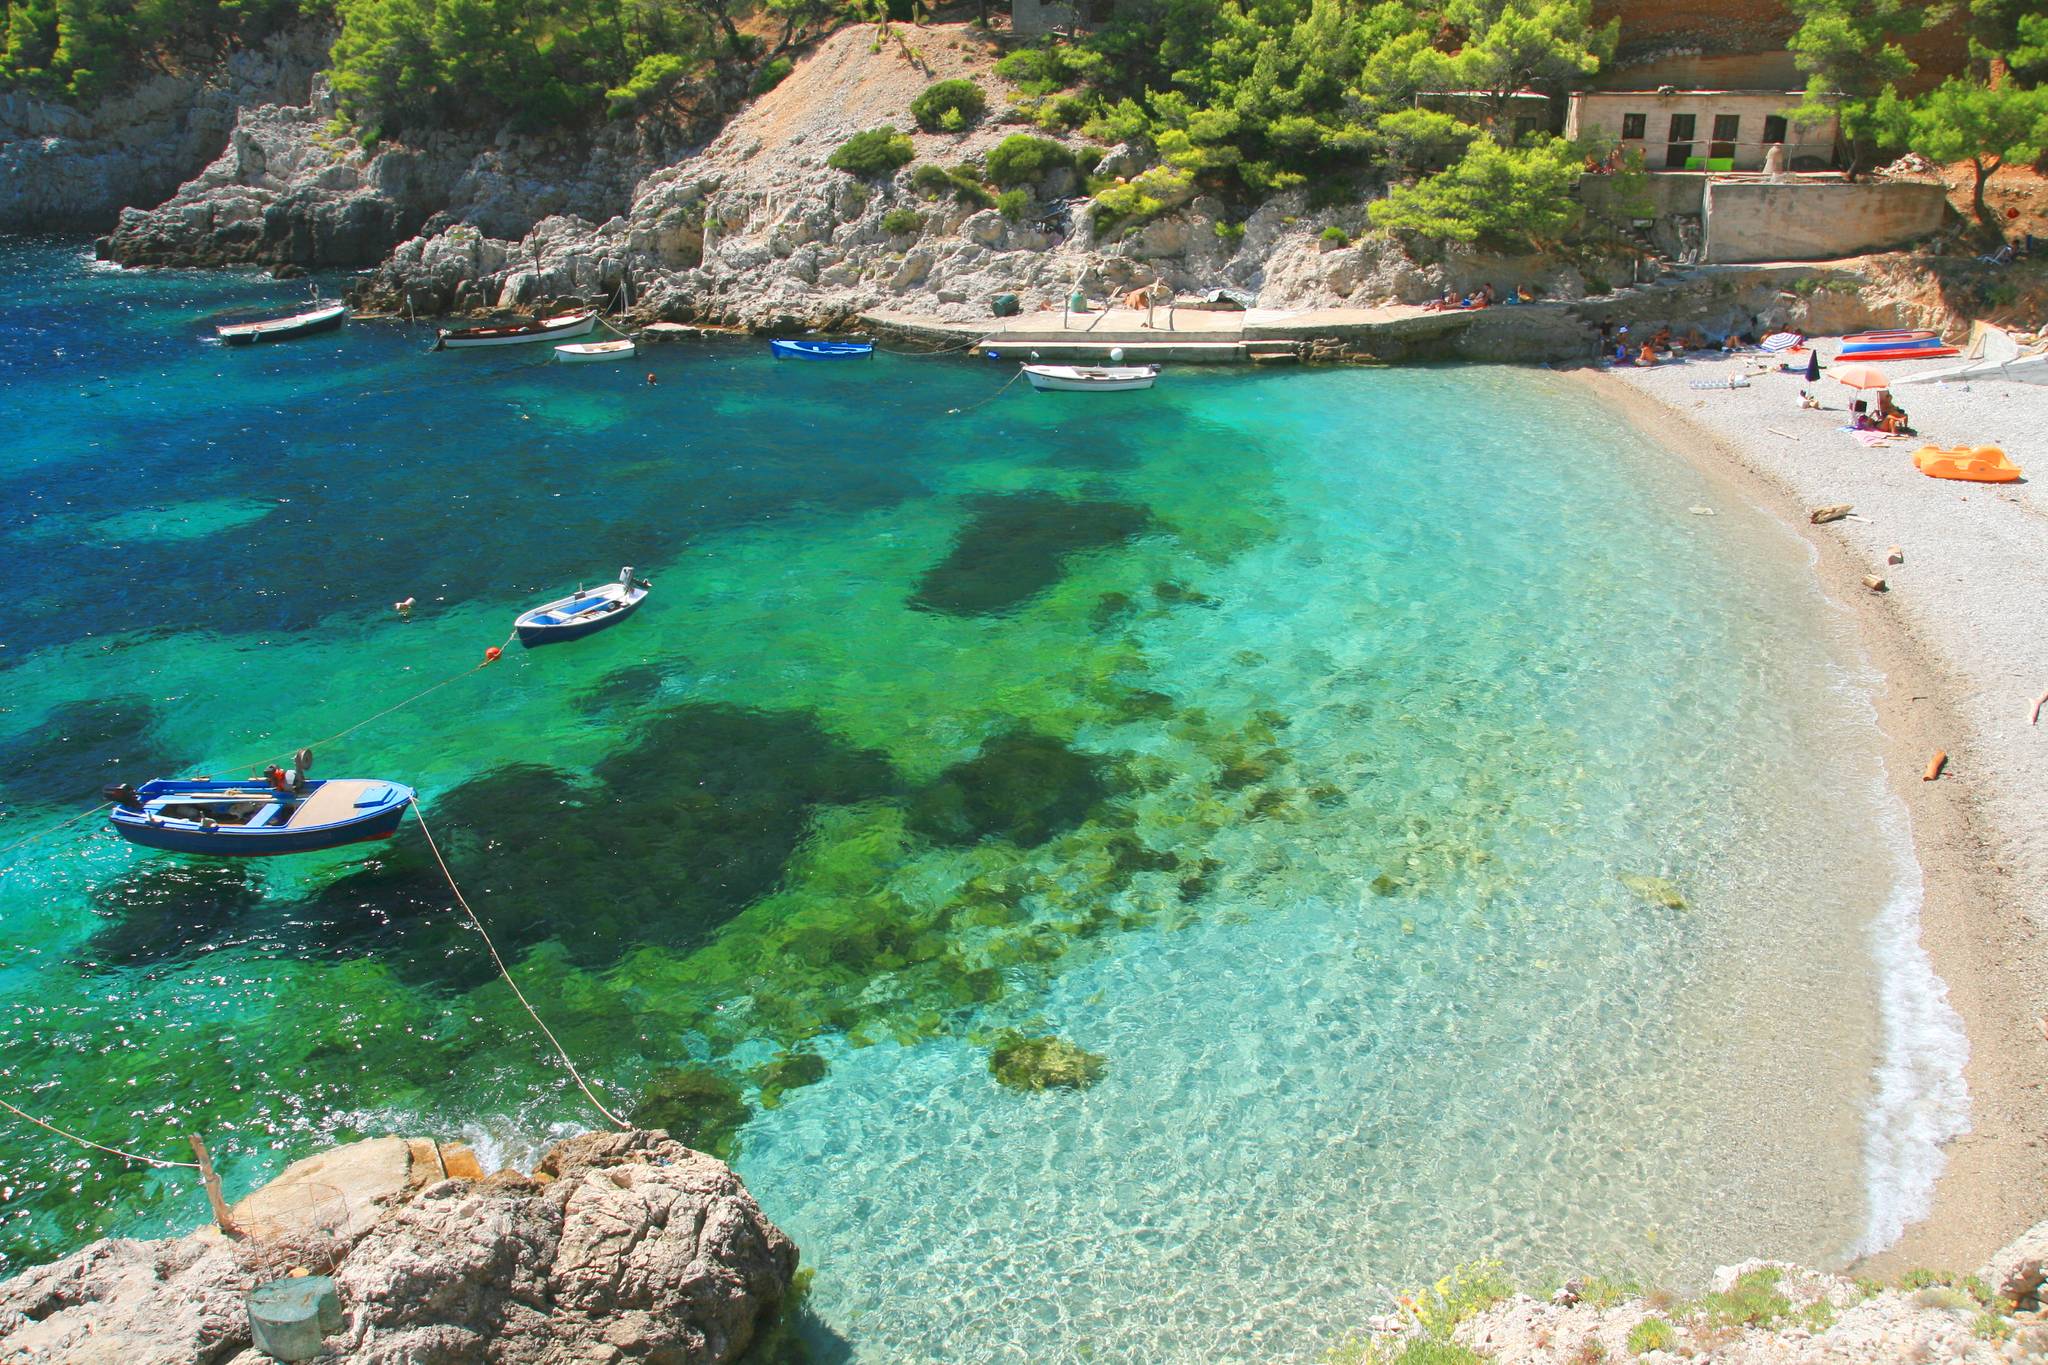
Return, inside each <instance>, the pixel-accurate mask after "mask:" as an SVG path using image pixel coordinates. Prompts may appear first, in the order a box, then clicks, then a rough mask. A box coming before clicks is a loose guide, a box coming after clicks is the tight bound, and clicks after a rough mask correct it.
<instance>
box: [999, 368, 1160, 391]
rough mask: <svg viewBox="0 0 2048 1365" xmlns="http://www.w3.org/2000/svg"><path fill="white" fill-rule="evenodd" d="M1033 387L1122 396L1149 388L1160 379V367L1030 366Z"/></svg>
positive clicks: (1028, 376) (1026, 373) (1027, 373)
mask: <svg viewBox="0 0 2048 1365" xmlns="http://www.w3.org/2000/svg"><path fill="white" fill-rule="evenodd" d="M1024 377H1025V378H1026V379H1029V380H1030V381H1031V387H1032V388H1034V389H1037V390H1039V391H1040V392H1045V391H1048V390H1060V391H1064V392H1070V393H1118V392H1122V391H1123V390H1126V389H1149V388H1151V387H1152V381H1153V380H1155V379H1157V378H1158V377H1159V367H1158V366H1157V365H1026V366H1025V367H1024Z"/></svg>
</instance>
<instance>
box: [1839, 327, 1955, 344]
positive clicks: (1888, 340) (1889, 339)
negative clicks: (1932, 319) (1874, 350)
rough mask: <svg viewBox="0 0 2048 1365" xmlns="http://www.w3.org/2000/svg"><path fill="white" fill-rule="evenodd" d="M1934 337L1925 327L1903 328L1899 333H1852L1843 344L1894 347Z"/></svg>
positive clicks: (1843, 340) (1845, 338)
mask: <svg viewBox="0 0 2048 1365" xmlns="http://www.w3.org/2000/svg"><path fill="white" fill-rule="evenodd" d="M1934 335H1935V333H1934V332H1932V331H1930V330H1928V329H1927V328H1925V327H1910V328H1902V329H1899V330H1897V331H1891V332H1851V333H1850V334H1849V335H1847V336H1845V337H1843V338H1842V344H1843V345H1844V346H1853V345H1859V344H1862V343H1878V344H1883V345H1894V344H1897V343H1899V342H1902V341H1923V340H1925V339H1926V338H1928V337H1931V336H1934Z"/></svg>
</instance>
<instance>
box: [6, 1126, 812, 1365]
mask: <svg viewBox="0 0 2048 1365" xmlns="http://www.w3.org/2000/svg"><path fill="white" fill-rule="evenodd" d="M441 1150H443V1149H440V1148H438V1147H437V1145H436V1144H434V1143H432V1142H424V1141H418V1140H406V1139H398V1138H385V1139H376V1140H372V1141H370V1142H365V1143H355V1144H351V1145H350V1146H347V1147H343V1148H339V1149H337V1150H335V1151H332V1152H327V1153H323V1154H321V1155H320V1156H319V1157H316V1158H312V1159H310V1160H309V1161H308V1162H302V1163H299V1165H298V1166H295V1167H293V1168H292V1170H291V1171H288V1172H287V1173H286V1175H285V1176H284V1177H281V1178H280V1180H279V1181H278V1182H275V1183H274V1184H273V1185H272V1186H269V1187H266V1189H265V1190H263V1191H259V1192H258V1193H257V1194H256V1195H253V1196H251V1199H250V1200H246V1201H244V1203H243V1205H241V1206H238V1211H239V1210H240V1209H247V1208H250V1207H251V1206H252V1203H253V1205H254V1207H255V1208H258V1209H260V1208H264V1207H273V1206H274V1207H276V1208H283V1207H285V1206H287V1205H292V1206H295V1207H303V1208H306V1209H311V1210H314V1211H315V1212H314V1214H312V1215H309V1216H315V1217H317V1216H318V1215H317V1211H318V1210H319V1209H321V1208H324V1207H327V1206H328V1205H332V1206H333V1207H334V1208H336V1209H338V1210H340V1213H339V1216H340V1218H341V1220H342V1222H343V1225H344V1226H343V1227H342V1228H337V1229H335V1231H337V1232H342V1233H343V1234H344V1235H343V1237H342V1239H341V1240H340V1241H339V1242H338V1243H337V1244H336V1245H337V1246H338V1248H339V1249H338V1251H337V1253H336V1254H338V1256H339V1258H340V1261H339V1265H338V1266H336V1267H335V1269H334V1279H335V1282H336V1284H337V1286H338V1287H339V1289H340V1293H341V1298H342V1304H343V1310H344V1313H345V1318H346V1322H345V1325H344V1327H343V1329H342V1331H341V1332H339V1333H338V1334H336V1335H334V1336H331V1337H329V1338H328V1339H327V1343H326V1344H327V1348H328V1354H327V1355H325V1356H323V1357H322V1359H323V1360H331V1361H336V1362H345V1363H347V1365H372V1363H373V1362H378V1363H382V1362H398V1361H433V1362H436V1365H470V1363H471V1362H475V1365H484V1362H487V1361H488V1362H490V1363H491V1365H542V1362H559V1361H569V1360H604V1361H614V1362H626V1361H648V1362H654V1361H662V1362H676V1363H677V1365H682V1363H683V1362H688V1363H689V1365H724V1362H727V1361H731V1360H734V1359H736V1358H738V1357H739V1356H740V1355H741V1354H742V1353H743V1352H744V1351H745V1350H746V1349H747V1347H748V1345H749V1343H750V1342H751V1341H752V1340H753V1337H754V1334H755V1332H756V1330H757V1327H759V1326H761V1325H764V1324H765V1323H766V1322H767V1321H769V1320H770V1319H772V1317H773V1315H774V1314H775V1313H776V1311H777V1310H778V1308H779V1307H780V1305H781V1304H782V1301H783V1299H784V1296H785V1295H786V1294H787V1293H788V1292H789V1288H790V1284H791V1281H792V1279H793V1277H794V1276H795V1274H796V1264H797V1249H796V1247H795V1245H794V1244H793V1243H791V1242H790V1240H789V1239H788V1238H787V1237H786V1236H784V1235H783V1234H782V1232H781V1231H780V1230H779V1229H777V1228H776V1227H775V1225H774V1224H772V1223H770V1222H769V1221H768V1219H767V1218H766V1217H765V1216H764V1215H763V1214H762V1213H761V1210H760V1208H759V1206H758V1205H756V1204H755V1202H754V1200H753V1197H752V1196H751V1195H749V1194H748V1193H747V1190H746V1187H745V1186H744V1185H742V1184H741V1183H740V1179H739V1177H738V1176H736V1175H734V1174H733V1173H732V1171H731V1170H729V1169H727V1167H726V1166H725V1165H724V1164H723V1163H721V1162H719V1161H717V1160H716V1159H714V1158H712V1157H709V1156H706V1155H705V1154H703V1153H701V1152H694V1151H691V1150H690V1149H688V1148H687V1147H684V1146H683V1145H682V1144H681V1143H679V1142H675V1141H673V1140H672V1139H670V1138H668V1137H666V1136H664V1135H663V1134H660V1133H649V1132H637V1131H636V1132H624V1133H592V1134H587V1135H585V1136H583V1137H578V1138H571V1139H570V1140H568V1141H567V1142H562V1143H557V1144H556V1145H555V1146H554V1147H553V1148H552V1149H550V1151H549V1152H548V1154H547V1155H546V1157H545V1158H543V1159H542V1161H541V1163H540V1165H539V1166H538V1167H536V1168H535V1171H534V1174H533V1175H532V1177H530V1178H529V1177H527V1176H523V1175H519V1174H517V1173H515V1172H501V1173H500V1174H498V1175H496V1176H492V1177H489V1178H488V1179H482V1180H475V1179H441V1178H438V1177H437V1178H434V1179H433V1180H431V1182H430V1183H426V1184H424V1185H416V1184H415V1183H414V1182H415V1181H416V1179H417V1178H419V1177H420V1176H422V1175H423V1174H424V1173H425V1170H426V1169H429V1168H428V1167H423V1165H422V1162H423V1159H424V1155H425V1154H428V1153H432V1154H436V1160H435V1161H434V1162H433V1163H432V1164H431V1167H430V1168H431V1169H439V1168H440V1167H441V1166H442V1165H444V1164H445V1166H446V1168H447V1169H450V1170H454V1169H457V1168H458V1167H459V1166H460V1164H461V1163H460V1162H459V1161H456V1162H448V1163H442V1162H440V1161H439V1160H438V1153H439V1152H440V1151H441ZM331 1181H340V1182H341V1184H340V1185H333V1184H330V1183H329V1182H331ZM343 1188H346V1190H349V1191H353V1192H354V1193H355V1194H357V1195H360V1196H362V1198H361V1200H360V1201H359V1204H358V1203H356V1202H352V1201H350V1200H348V1199H347V1197H346V1196H343V1197H342V1198H341V1199H339V1200H328V1201H326V1202H325V1203H323V1202H321V1201H318V1200H312V1201H309V1200H308V1199H307V1198H306V1197H305V1196H306V1195H308V1194H310V1193H312V1192H317V1191H319V1190H330V1191H340V1190H342V1189H343ZM293 1191H296V1192H297V1193H296V1194H294V1193H293ZM253 1221H255V1220H254V1218H253V1215H252V1222H253ZM356 1222H361V1223H362V1224H363V1226H362V1227H361V1229H360V1232H359V1233H354V1232H352V1231H350V1230H351V1229H353V1226H354V1223H356ZM300 1250H301V1245H300V1244H299V1243H298V1242H296V1241H295V1240H294V1239H293V1238H290V1237H283V1236H280V1235H278V1234H277V1233H275V1232H270V1233H264V1234H260V1235H255V1236H250V1237H247V1238H244V1239H241V1240H233V1241H231V1240H230V1239H228V1238H227V1237H224V1236H222V1235H221V1234H220V1233H219V1232H218V1231H216V1230H214V1229H212V1228H207V1229H205V1230H202V1231H200V1232H196V1233H193V1234H191V1235H190V1236H187V1237H181V1238H176V1239H172V1240H167V1241H156V1242H136V1241H126V1240H109V1241H101V1242H95V1243H94V1244H93V1245H91V1246H89V1247H87V1248H86V1249H85V1250H83V1251H80V1252H78V1253H76V1254H75V1255H72V1256H67V1257H65V1258H64V1259H63V1260H61V1261H57V1262H54V1263H53V1264H50V1265H47V1266H42V1267H39V1268H37V1269H35V1270H30V1271H27V1272H25V1273H24V1274H22V1275H19V1276H16V1277H15V1278H14V1279H12V1280H9V1281H7V1282H5V1283H0V1355H5V1356H6V1357H7V1358H8V1359H16V1358H25V1359H36V1360H53V1361H54V1360H62V1361H65V1362H67V1365H221V1363H222V1362H226V1361H229V1360H236V1361H241V1360H244V1359H246V1360H250V1361H254V1360H256V1359H259V1357H257V1356H255V1355H254V1354H253V1352H251V1353H249V1354H248V1355H246V1356H245V1355H243V1354H241V1353H243V1352H245V1351H247V1349H248V1348H249V1347H250V1333H249V1317H248V1312H247V1309H246V1307H245V1306H244V1303H243V1298H242V1296H243V1294H244V1293H245V1292H247V1291H248V1290H249V1289H251V1288H253V1287H254V1286H255V1285H256V1284H258V1283H261V1282H263V1281H266V1280H269V1279H273V1278H276V1277H277V1276H278V1275H280V1274H282V1273H283V1272H284V1271H285V1270H286V1269H287V1268H288V1267H289V1266H290V1265H292V1264H293V1263H294V1262H295V1260H296V1259H297V1253H298V1252H299V1251H300ZM322 1268H323V1269H324V1268H325V1265H324V1263H323V1265H322Z"/></svg>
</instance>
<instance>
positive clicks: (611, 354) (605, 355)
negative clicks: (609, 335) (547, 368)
mask: <svg viewBox="0 0 2048 1365" xmlns="http://www.w3.org/2000/svg"><path fill="white" fill-rule="evenodd" d="M639 353H640V350H639V348H638V347H637V346H635V345H634V344H633V343H632V342H630V341H597V342H592V343H590V344H588V345H570V346H557V347H555V359H556V360H558V361H560V362H561V363H562V364H564V365H596V364H599V363H601V362H603V361H606V360H631V359H632V358H633V357H634V356H636V355H638V354H639Z"/></svg>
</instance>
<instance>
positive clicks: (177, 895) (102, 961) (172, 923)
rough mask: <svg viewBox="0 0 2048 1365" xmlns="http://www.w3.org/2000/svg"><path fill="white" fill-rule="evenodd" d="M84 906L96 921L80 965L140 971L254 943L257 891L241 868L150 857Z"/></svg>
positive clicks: (253, 876) (214, 862)
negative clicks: (233, 944)
mask: <svg viewBox="0 0 2048 1365" xmlns="http://www.w3.org/2000/svg"><path fill="white" fill-rule="evenodd" d="M91 904H92V909H93V913H94V914H95V915H99V916H101V917H102V918H103V922H102V923H101V925H100V926H99V927H98V928H97V929H95V930H93V933H92V937H91V938H90V939H88V940H86V943H85V946H84V949H83V950H82V952H81V953H80V955H79V956H80V959H81V962H80V965H83V966H85V967H87V968H88V969H105V968H110V967H147V966H155V965H161V964H166V963H175V962H181V961H184V960H186V959H188V958H192V957H195V956H197V955H199V954H200V953H202V952H206V951H208V950H210V949H213V948H217V947H221V946H224V945H225V944H227V943H230V942H233V941H236V940H246V939H248V938H251V937H254V936H255V934H256V931H255V930H254V928H253V927H252V926H251V924H250V922H249V921H250V920H251V919H252V918H253V917H254V916H255V915H256V913H257V912H258V910H259V909H260V908H261V906H262V904H263V888H262V884H261V882H260V880H258V878H257V874H256V873H255V871H254V870H253V869H252V868H250V867H249V866H248V865H247V864H246V863H243V862H228V861H224V860H212V859H192V860H186V859H152V860H151V861H149V862H145V863H138V864H136V865H135V866H133V867H131V868H129V869H128V870H127V871H125V872H123V873H121V874H120V875H119V876H116V877H113V878H111V879H110V880H108V881H105V882H102V883H100V884H99V885H98V886H95V887H94V888H93V890H92V902H91Z"/></svg>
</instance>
